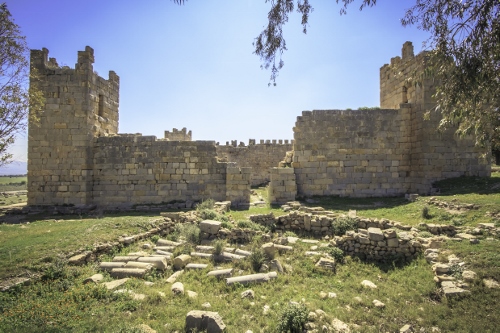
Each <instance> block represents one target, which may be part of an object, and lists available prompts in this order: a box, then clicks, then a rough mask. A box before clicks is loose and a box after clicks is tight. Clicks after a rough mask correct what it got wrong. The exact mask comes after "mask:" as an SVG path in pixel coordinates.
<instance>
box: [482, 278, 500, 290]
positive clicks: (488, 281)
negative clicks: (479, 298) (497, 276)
mask: <svg viewBox="0 0 500 333" xmlns="http://www.w3.org/2000/svg"><path fill="white" fill-rule="evenodd" d="M483 283H484V285H485V286H486V287H487V288H490V289H498V288H500V283H498V282H497V281H495V280H493V279H483Z"/></svg>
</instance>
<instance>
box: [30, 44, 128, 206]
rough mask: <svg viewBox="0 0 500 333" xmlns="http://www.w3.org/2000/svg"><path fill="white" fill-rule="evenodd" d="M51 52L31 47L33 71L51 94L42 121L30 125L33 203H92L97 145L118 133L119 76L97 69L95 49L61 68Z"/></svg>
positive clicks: (31, 203)
mask: <svg viewBox="0 0 500 333" xmlns="http://www.w3.org/2000/svg"><path fill="white" fill-rule="evenodd" d="M48 53H49V51H48V50H47V49H45V48H43V49H42V50H32V51H31V67H32V71H36V72H37V74H38V79H37V80H33V79H32V80H31V82H30V84H32V85H37V86H38V87H39V89H40V90H41V91H42V92H43V94H44V97H45V99H46V100H45V106H44V109H43V111H42V112H41V114H40V119H39V122H30V123H29V129H28V135H29V140H28V205H44V204H59V205H64V204H69V205H71V204H73V205H86V204H90V203H91V202H92V198H91V196H92V182H93V166H92V163H93V162H92V159H93V152H92V149H93V145H94V139H95V138H96V137H100V136H107V135H109V134H116V133H117V131H118V102H119V98H118V97H119V82H120V80H119V77H118V75H116V73H115V72H113V71H110V72H109V78H108V80H105V79H103V78H101V77H99V76H98V75H97V74H96V73H95V72H94V70H93V63H94V50H93V49H92V48H91V47H89V46H87V47H85V51H79V52H78V62H77V63H76V65H75V68H74V69H71V68H69V67H66V66H65V67H59V66H58V64H57V61H56V59H55V58H50V59H48Z"/></svg>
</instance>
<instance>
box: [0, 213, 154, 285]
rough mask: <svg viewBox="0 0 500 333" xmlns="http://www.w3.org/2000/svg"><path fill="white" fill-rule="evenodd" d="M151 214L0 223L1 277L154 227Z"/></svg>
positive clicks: (36, 267) (41, 265)
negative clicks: (26, 222) (27, 222)
mask: <svg viewBox="0 0 500 333" xmlns="http://www.w3.org/2000/svg"><path fill="white" fill-rule="evenodd" d="M155 219H158V217H157V216H151V215H139V214H135V215H127V216H121V215H114V216H113V215H112V216H109V217H108V216H107V217H104V218H102V219H96V218H81V219H80V217H78V216H73V217H71V216H65V217H64V218H62V219H61V218H60V217H58V219H57V220H56V219H47V220H38V221H33V222H31V223H29V224H25V223H24V224H0V279H3V278H6V277H8V276H12V275H15V274H17V273H19V272H23V271H25V270H35V271H37V270H39V269H41V268H42V267H43V266H44V265H45V264H46V263H48V262H49V263H50V262H53V261H55V260H56V259H57V258H59V257H61V256H64V255H65V254H66V253H69V252H73V251H76V250H78V249H92V247H93V245H94V244H96V243H106V242H111V241H116V240H117V239H118V237H119V236H121V235H123V234H127V235H132V234H137V233H139V232H144V231H146V230H149V229H151V228H152V227H154V225H155V223H153V222H152V221H153V220H155Z"/></svg>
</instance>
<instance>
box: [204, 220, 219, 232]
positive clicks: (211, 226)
mask: <svg viewBox="0 0 500 333" xmlns="http://www.w3.org/2000/svg"><path fill="white" fill-rule="evenodd" d="M221 224H222V222H219V221H212V220H204V221H201V222H200V224H199V227H200V230H201V232H205V233H207V234H210V235H216V234H217V233H218V232H219V229H220V226H221Z"/></svg>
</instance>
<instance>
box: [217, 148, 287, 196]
mask: <svg viewBox="0 0 500 333" xmlns="http://www.w3.org/2000/svg"><path fill="white" fill-rule="evenodd" d="M292 149H293V141H291V142H289V141H288V140H265V141H264V140H260V143H258V144H257V143H256V142H255V140H253V139H250V140H249V143H248V145H247V146H245V144H244V143H243V142H240V143H239V145H238V144H237V141H232V142H231V144H230V143H229V142H226V145H217V156H218V157H219V158H220V159H221V160H224V161H227V162H235V163H237V165H238V166H241V167H250V168H252V180H251V183H252V186H258V185H262V184H265V183H268V182H269V181H270V180H271V172H270V168H273V167H277V166H278V163H279V162H280V161H281V160H282V159H283V157H284V156H285V154H286V152H287V151H290V150H292Z"/></svg>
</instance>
